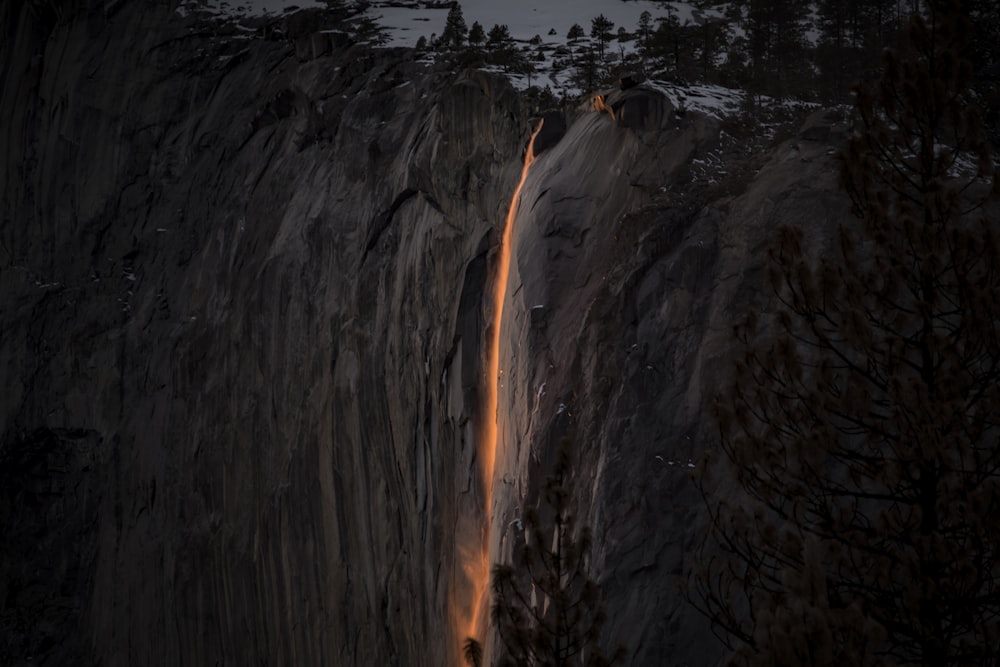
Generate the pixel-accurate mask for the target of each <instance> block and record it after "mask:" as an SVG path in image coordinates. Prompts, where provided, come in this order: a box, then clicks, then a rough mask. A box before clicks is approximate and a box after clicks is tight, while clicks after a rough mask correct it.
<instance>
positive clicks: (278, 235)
mask: <svg viewBox="0 0 1000 667" xmlns="http://www.w3.org/2000/svg"><path fill="white" fill-rule="evenodd" d="M173 4H174V3H171V2H165V1H164V2H160V1H158V0H148V1H147V2H127V3H126V2H97V0H92V1H90V2H86V1H83V0H81V1H77V2H64V3H61V2H34V1H33V2H29V3H27V4H23V3H6V4H5V5H3V6H2V7H0V29H2V31H3V32H2V34H3V36H4V38H5V39H4V40H2V41H0V119H2V120H0V147H2V148H3V150H0V192H2V200H0V379H2V380H3V383H2V384H3V387H4V391H3V392H2V393H0V521H2V522H3V525H4V526H5V527H7V529H8V532H7V533H5V535H6V537H7V539H5V541H4V545H3V546H0V556H2V557H0V662H4V663H5V664H6V663H12V664H27V662H28V660H29V658H30V659H31V664H45V665H62V664H81V665H88V664H93V665H96V664H105V665H118V664H162V665H182V664H183V665H210V664H236V665H242V664H261V663H263V664H301V665H328V664H336V665H373V664H385V665H441V664H445V662H446V661H447V660H448V659H449V658H452V659H453V658H454V657H455V656H454V653H453V651H454V650H455V648H456V647H450V646H447V645H446V643H447V642H446V641H445V638H446V637H447V636H448V628H447V623H448V617H447V612H448V600H449V597H448V596H449V592H450V591H451V590H452V588H453V587H454V586H455V584H456V581H457V578H456V574H455V568H456V561H455V557H456V535H455V531H456V522H457V521H458V520H459V517H460V514H461V511H462V509H463V508H467V507H469V506H472V507H479V503H481V501H482V499H481V498H479V497H477V494H478V493H479V492H478V489H479V488H480V481H481V480H479V479H478V478H477V475H478V472H477V470H478V466H477V461H476V458H475V457H476V455H475V446H474V445H475V443H474V437H475V436H474V430H473V423H474V417H475V414H474V411H475V410H476V406H477V405H478V392H479V390H480V386H481V384H480V383H481V381H482V358H483V354H484V340H483V334H484V329H485V326H484V316H485V315H486V314H487V313H489V312H491V311H492V309H493V308H495V306H496V305H495V304H488V303H485V302H486V301H487V300H488V299H487V297H486V296H485V294H486V287H487V284H488V280H489V277H490V273H491V262H492V256H491V254H490V252H491V248H493V247H495V245H496V243H497V241H498V238H497V233H498V230H499V227H500V224H501V221H502V218H503V216H504V214H505V213H506V210H507V206H508V204H509V201H510V196H511V193H512V191H513V188H514V185H515V182H516V179H517V175H518V172H519V169H520V158H521V155H520V153H521V150H522V148H523V147H524V145H525V143H526V140H527V138H528V132H529V123H528V122H527V121H528V119H527V117H526V113H525V111H524V109H523V108H522V103H521V101H520V98H519V97H518V95H517V94H516V93H515V92H514V91H513V90H512V89H511V88H510V86H509V85H508V84H507V83H506V82H505V81H503V80H502V79H501V78H499V77H494V76H490V75H486V74H482V73H475V72H463V73H444V72H438V73H435V72H433V71H431V70H429V69H428V68H425V67H422V66H418V65H415V64H413V63H411V62H409V61H408V59H409V58H410V57H411V55H410V54H409V53H407V52H405V51H393V50H380V51H372V50H369V49H367V48H365V47H363V46H357V45H355V46H352V45H350V44H348V43H346V40H344V39H342V38H341V37H335V36H333V35H332V33H328V32H323V31H320V30H319V29H318V28H320V27H323V26H324V25H325V24H323V21H324V20H326V19H324V18H323V17H324V14H323V13H321V12H320V13H313V14H309V13H303V14H292V15H290V16H288V17H285V18H282V19H272V20H268V21H261V22H260V23H259V25H257V26H256V28H254V30H255V32H247V30H245V29H244V28H241V27H237V26H235V25H233V24H225V23H221V22H218V21H211V20H206V19H204V18H203V17H199V16H198V15H196V14H191V15H182V14H181V13H178V12H176V11H174V7H173ZM605 102H606V105H605V107H606V109H610V110H611V111H613V114H612V113H605V112H604V111H601V112H591V111H580V112H579V113H578V114H577V115H576V117H575V118H574V119H573V122H571V123H569V124H568V127H566V128H565V134H562V129H560V130H559V131H557V132H554V133H547V134H543V135H540V136H539V142H540V144H539V146H540V147H541V148H543V149H544V150H542V152H541V154H540V157H539V158H538V160H537V161H536V163H535V164H534V165H533V167H532V170H531V175H530V178H529V179H528V181H527V182H526V184H525V187H524V191H523V196H522V205H521V208H520V210H519V214H518V219H517V222H516V230H517V232H516V234H515V238H514V241H513V251H514V259H513V261H512V267H511V277H510V286H509V289H508V291H507V295H506V297H505V298H506V309H505V317H504V324H503V327H502V329H501V344H500V367H501V368H502V369H503V370H504V380H503V383H502V386H501V390H500V401H499V410H498V418H499V419H498V421H499V428H500V434H501V441H500V442H501V444H500V448H499V451H498V456H497V470H496V476H495V478H494V484H493V489H494V494H493V499H492V514H493V518H494V530H493V532H492V537H491V539H492V542H491V554H492V556H493V558H494V559H498V558H502V557H504V556H506V555H508V554H509V553H510V550H511V548H512V546H513V545H514V544H515V543H516V541H517V540H518V539H520V537H519V535H518V533H517V530H516V523H513V521H514V519H516V518H517V517H518V516H519V515H520V512H521V511H523V508H524V507H525V506H526V505H527V504H530V503H535V502H537V491H538V487H539V484H540V479H541V477H542V473H544V471H545V470H546V469H547V468H548V465H549V462H550V459H551V455H552V453H553V451H554V447H553V445H554V443H555V441H556V440H558V438H559V437H560V436H561V435H562V434H564V433H568V434H570V435H572V436H573V437H574V439H575V440H576V441H577V443H578V445H579V459H580V464H579V466H578V470H577V479H578V484H579V485H580V486H579V487H578V489H579V491H580V492H579V494H578V503H579V508H578V510H579V512H580V514H581V516H582V518H583V519H584V520H585V521H586V522H587V523H590V524H591V525H592V526H593V527H594V529H595V535H596V544H595V554H594V556H595V558H594V568H595V572H596V573H597V574H598V575H599V579H600V580H601V583H602V586H603V590H604V594H605V598H606V601H607V603H608V605H609V611H610V612H611V614H610V617H611V619H612V620H611V622H610V623H609V626H608V628H607V631H608V635H609V637H614V638H617V639H619V640H621V641H624V642H626V643H627V644H628V645H629V646H630V649H631V650H632V653H631V654H630V655H631V657H630V662H631V664H635V665H645V664H666V663H674V664H684V663H690V664H706V663H708V662H711V661H712V660H713V659H714V657H715V656H716V655H717V654H718V647H717V646H716V645H715V643H714V642H713V641H712V640H711V639H710V638H709V635H708V633H707V632H706V631H705V628H704V626H703V625H702V624H701V623H700V621H699V620H698V617H697V616H696V615H695V614H694V613H693V612H691V611H690V610H689V609H688V608H687V607H686V606H685V604H684V602H683V600H682V598H681V596H680V595H679V591H678V583H679V582H680V581H681V580H682V579H683V577H684V575H685V572H686V571H687V568H688V567H689V563H688V560H687V555H686V554H687V552H688V550H689V548H690V546H691V545H692V543H693V541H694V540H695V536H696V531H697V527H698V525H699V522H700V521H702V520H703V519H702V517H701V514H700V511H699V504H698V503H699V501H698V499H697V497H696V495H695V494H694V493H693V490H692V487H691V485H690V483H689V482H688V480H687V477H686V465H687V462H688V461H689V460H692V459H693V458H694V457H696V456H697V455H698V454H699V453H700V451H701V448H702V447H703V446H704V442H705V430H704V427H703V424H702V421H703V417H702V415H703V414H704V408H705V405H706V401H707V400H708V396H710V394H711V390H712V387H713V385H714V384H715V383H717V382H718V381H719V379H720V375H721V373H722V372H723V371H722V370H721V369H723V368H724V366H723V365H722V364H723V362H724V361H725V359H726V357H727V352H726V346H727V344H728V338H727V332H728V324H727V322H728V318H729V317H730V316H731V315H732V314H734V313H735V312H738V310H739V309H741V308H742V305H743V304H745V303H748V302H750V301H752V300H753V299H754V298H756V296H755V295H756V294H757V293H758V291H759V287H760V283H761V280H760V270H759V269H760V259H759V258H760V254H761V249H762V248H763V247H764V245H765V244H766V239H767V235H768V232H769V229H770V228H771V226H772V225H773V224H774V222H775V221H780V220H786V221H787V220H795V219H797V218H799V217H802V218H808V219H811V220H814V221H816V222H817V224H820V223H822V221H824V220H828V219H832V218H834V217H836V216H837V215H840V214H841V213H842V212H843V209H844V205H843V202H842V200H841V198H840V197H839V196H838V195H836V194H835V193H834V192H833V190H834V188H833V179H832V175H831V174H832V168H831V158H830V157H829V156H828V155H827V144H826V143H823V142H812V141H807V140H805V139H801V140H800V141H799V144H798V145H797V147H796V148H795V150H794V154H793V151H792V149H791V148H789V147H788V146H787V145H786V146H784V147H782V148H779V149H778V150H777V151H775V152H774V153H773V154H772V155H771V156H770V158H769V160H768V161H766V162H765V163H764V165H763V168H761V169H760V170H759V172H757V173H754V174H751V175H749V176H748V177H747V182H745V183H742V184H740V185H739V187H734V188H731V189H729V190H726V191H725V192H720V193H714V194H713V193H711V192H709V193H707V194H705V193H703V195H702V196H699V197H691V196H685V197H680V198H677V199H676V200H675V199H671V198H670V197H667V198H666V199H665V196H664V194H663V192H664V191H667V192H668V194H669V193H671V192H682V191H683V190H684V189H686V188H695V186H696V185H697V184H695V183H692V182H691V179H690V175H689V172H690V165H691V164H692V163H693V162H694V161H695V160H696V159H697V158H698V157H699V156H703V155H704V154H705V152H706V151H708V150H709V149H711V148H712V147H713V146H714V145H715V144H716V142H717V141H718V140H719V136H720V128H719V123H718V122H717V121H716V120H715V119H713V118H711V117H707V116H703V115H699V114H697V113H694V112H690V111H689V112H688V113H687V114H684V115H683V117H681V116H678V115H677V114H675V113H674V109H673V107H672V106H671V105H670V103H669V102H668V101H667V99H666V98H665V97H663V96H662V95H660V94H659V93H657V92H656V91H654V90H651V89H644V88H642V87H638V88H633V89H631V90H629V91H626V92H623V93H618V94H614V95H611V96H609V97H608V98H607V100H606V101H605ZM551 120H552V122H550V121H549V119H547V120H546V123H545V127H546V128H556V127H559V126H560V123H559V122H557V121H559V120H561V119H559V118H558V117H557V116H553V117H552V118H551ZM560 135H562V136H560ZM685 174H687V176H685ZM702 189H704V188H702ZM654 200H655V201H656V202H659V203H658V204H657V206H655V207H651V206H650V204H651V203H652V202H654ZM664 202H666V203H664ZM816 242H817V243H819V241H816Z"/></svg>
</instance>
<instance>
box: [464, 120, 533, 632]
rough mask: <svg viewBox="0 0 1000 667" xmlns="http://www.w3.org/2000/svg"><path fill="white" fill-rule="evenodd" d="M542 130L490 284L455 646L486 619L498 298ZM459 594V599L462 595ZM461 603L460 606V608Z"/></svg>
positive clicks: (530, 153)
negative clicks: (478, 493) (476, 504)
mask: <svg viewBox="0 0 1000 667" xmlns="http://www.w3.org/2000/svg"><path fill="white" fill-rule="evenodd" d="M541 129H542V123H541V121H539V123H538V127H536V128H535V131H534V132H532V133H531V140H530V141H529V142H528V150H527V152H526V153H525V156H524V166H522V167H521V179H520V180H519V181H518V183H517V188H516V189H515V190H514V196H513V197H511V200H510V208H509V209H508V210H507V219H506V221H505V222H504V226H503V234H502V236H501V240H500V248H499V253H498V256H497V265H496V273H495V276H494V280H493V322H492V326H491V327H490V328H489V330H488V332H489V336H490V339H489V345H488V347H487V348H486V373H485V376H484V379H483V397H482V404H481V406H480V413H479V419H478V424H477V425H476V426H477V429H476V440H477V444H476V447H477V449H476V453H477V456H478V457H479V475H480V486H481V489H482V498H483V502H484V507H483V521H482V524H481V526H480V527H479V534H478V535H457V536H456V540H457V542H458V545H459V554H458V557H459V560H460V563H461V567H462V571H463V573H464V574H465V577H466V585H467V586H468V590H467V591H466V592H464V594H466V595H468V596H469V598H468V599H467V600H462V601H459V600H456V599H455V596H453V597H452V622H453V624H454V631H455V633H456V635H457V638H458V640H459V642H461V643H462V644H464V643H465V641H466V639H467V638H469V637H473V638H475V639H477V640H478V641H480V642H483V640H484V639H485V635H486V632H485V630H486V618H487V617H488V615H489V614H488V612H489V605H488V602H489V583H490V524H491V522H492V516H491V513H490V506H491V503H492V500H493V465H494V462H495V461H496V447H497V386H498V384H500V376H501V373H502V372H503V371H501V370H500V325H501V323H502V322H503V306H504V299H505V298H506V297H507V276H508V274H509V273H510V253H511V239H512V238H513V233H514V217H515V216H516V214H517V207H518V202H519V198H520V196H521V189H522V188H523V187H524V181H525V179H526V178H527V176H528V168H529V167H531V163H532V162H534V160H535V152H534V150H535V137H536V136H538V132H539V130H541ZM462 594H463V593H462V592H459V595H462ZM462 602H464V604H461V603H462Z"/></svg>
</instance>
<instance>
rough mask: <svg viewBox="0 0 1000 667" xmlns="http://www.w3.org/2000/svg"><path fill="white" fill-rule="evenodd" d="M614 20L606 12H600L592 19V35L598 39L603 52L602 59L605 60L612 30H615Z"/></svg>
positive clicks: (599, 47)
mask: <svg viewBox="0 0 1000 667" xmlns="http://www.w3.org/2000/svg"><path fill="white" fill-rule="evenodd" d="M614 27H615V24H614V22H613V21H612V20H611V19H609V18H608V17H606V16H605V15H604V14H598V15H597V16H595V17H594V18H592V19H590V36H591V37H592V38H594V39H596V40H597V47H598V49H600V52H601V60H604V49H605V47H606V46H607V45H608V42H610V41H611V31H612V30H614Z"/></svg>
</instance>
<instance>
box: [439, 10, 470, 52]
mask: <svg viewBox="0 0 1000 667" xmlns="http://www.w3.org/2000/svg"><path fill="white" fill-rule="evenodd" d="M468 34H469V28H468V27H467V26H466V24H465V15H464V14H463V13H462V5H460V4H458V3H455V4H454V5H452V8H451V9H449V10H448V18H447V19H445V23H444V31H443V32H442V33H441V47H442V48H445V49H454V50H458V49H461V48H462V46H463V45H464V44H465V39H466V37H467V36H468Z"/></svg>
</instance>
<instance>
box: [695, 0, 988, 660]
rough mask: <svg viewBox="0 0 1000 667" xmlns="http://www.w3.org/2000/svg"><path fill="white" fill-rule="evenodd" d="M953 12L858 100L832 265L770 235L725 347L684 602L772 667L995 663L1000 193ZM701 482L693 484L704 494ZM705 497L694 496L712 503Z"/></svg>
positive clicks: (937, 17) (938, 11)
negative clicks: (699, 554) (764, 304)
mask: <svg viewBox="0 0 1000 667" xmlns="http://www.w3.org/2000/svg"><path fill="white" fill-rule="evenodd" d="M967 36H968V25H967V22H965V21H964V20H963V18H962V16H961V15H960V12H959V10H958V5H957V1H956V0H932V1H929V2H927V3H926V5H925V8H924V11H923V14H922V15H920V14H915V15H914V16H913V17H912V19H911V26H910V30H909V37H910V43H911V49H910V52H911V53H912V54H913V55H912V57H910V58H908V59H900V58H899V57H898V56H896V55H895V54H894V53H893V52H892V51H888V52H887V53H886V55H885V60H884V73H883V76H882V78H881V80H880V81H879V82H878V83H877V84H876V85H862V86H859V87H858V88H857V90H856V105H855V112H856V116H857V121H858V131H857V134H856V135H855V136H854V137H853V138H851V139H850V140H849V142H848V143H847V145H846V147H845V149H844V151H843V152H842V159H841V174H840V178H841V183H842V185H843V187H844V189H845V191H846V192H847V193H848V195H849V196H850V198H851V201H852V204H853V209H852V210H853V213H854V215H855V219H854V220H853V221H852V222H849V223H845V224H842V225H840V227H839V228H838V229H837V230H836V235H835V250H836V258H835V259H823V260H820V261H819V262H814V261H811V260H810V258H809V257H807V255H806V253H805V250H804V249H803V238H804V235H803V229H802V227H785V228H782V229H780V230H779V233H778V240H777V243H776V244H775V246H774V247H773V249H772V250H771V252H770V254H769V262H768V269H767V273H768V277H769V279H770V282H771V284H772V285H773V286H774V287H775V291H776V295H777V297H778V302H779V306H778V307H777V309H776V310H775V311H773V312H772V313H770V314H768V315H765V316H750V317H748V318H747V320H746V321H745V322H744V323H742V324H741V325H740V326H739V327H738V329H739V331H740V332H741V337H742V338H743V340H744V341H745V342H746V344H747V347H746V353H745V355H744V357H743V359H742V360H741V362H740V363H739V364H738V365H737V368H736V373H735V375H736V380H735V383H734V384H733V386H732V387H731V388H730V389H729V390H727V391H726V392H724V393H723V394H722V395H721V396H720V397H719V399H718V400H717V403H716V408H715V414H716V418H717V423H718V425H719V428H720V433H721V436H722V437H721V444H722V449H723V452H724V454H725V461H724V464H723V474H724V475H725V477H724V478H723V479H724V480H733V479H735V482H736V483H737V487H738V488H740V489H741V490H742V492H743V494H742V495H739V496H737V497H736V498H733V499H730V500H729V501H728V502H723V501H718V502H716V501H714V500H713V501H711V502H710V503H709V509H710V512H711V518H712V529H713V530H712V534H711V538H710V541H709V542H708V544H707V546H706V550H705V551H704V552H703V556H704V560H703V563H702V567H701V569H700V570H699V571H698V573H697V575H696V576H695V577H694V578H693V579H692V583H693V585H694V588H693V590H692V599H693V600H694V601H695V603H696V605H697V606H698V607H699V609H701V610H702V611H703V612H704V613H706V614H707V615H708V617H709V618H710V619H711V620H712V621H713V624H714V626H715V627H716V629H717V630H718V631H719V632H720V634H721V635H722V636H723V637H724V639H725V640H726V641H727V642H728V643H729V645H730V646H731V647H733V648H734V649H735V651H736V653H735V657H736V659H737V661H740V662H748V663H751V664H770V665H792V664H811V665H840V664H852V665H853V664H895V663H904V664H924V665H950V664H994V663H995V661H996V659H997V656H998V655H1000V513H998V512H997V511H996V508H997V507H1000V318H998V317H997V315H998V314H1000V228H998V224H997V223H998V209H997V205H996V199H997V196H998V192H1000V178H998V174H997V173H996V172H995V169H994V166H993V162H992V159H991V155H990V149H989V146H988V144H987V143H986V142H985V141H984V140H983V138H982V132H981V130H982V126H981V120H980V116H979V112H978V111H977V109H976V108H975V107H974V106H972V105H970V104H969V103H968V91H969V84H970V81H971V67H970V66H969V63H968V62H965V61H963V60H962V59H961V58H960V57H959V56H958V54H959V53H960V52H961V50H962V47H963V45H964V42H965V40H966V39H967ZM711 471H712V466H710V465H707V464H706V466H705V467H704V468H703V471H702V475H701V476H700V477H699V479H700V484H701V488H702V489H703V492H705V493H707V489H708V485H709V484H710V483H711V477H710V472H711ZM706 497H707V496H706Z"/></svg>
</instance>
